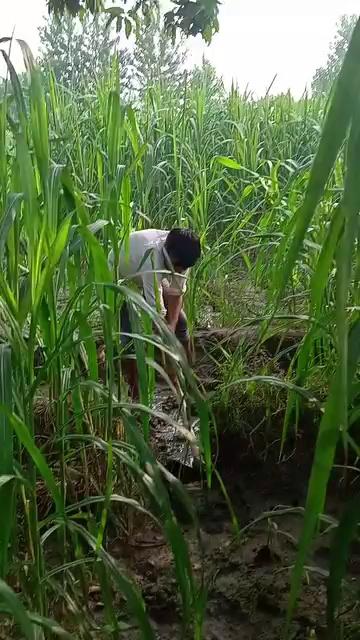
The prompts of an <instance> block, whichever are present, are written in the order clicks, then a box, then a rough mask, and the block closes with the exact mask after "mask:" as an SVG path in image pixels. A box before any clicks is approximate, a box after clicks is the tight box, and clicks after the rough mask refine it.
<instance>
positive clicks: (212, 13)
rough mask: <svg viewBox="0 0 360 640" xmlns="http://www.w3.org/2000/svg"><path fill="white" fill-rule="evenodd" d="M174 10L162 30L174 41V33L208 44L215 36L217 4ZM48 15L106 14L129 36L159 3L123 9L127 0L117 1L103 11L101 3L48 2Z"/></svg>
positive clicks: (182, 0) (194, 2) (189, 1)
mask: <svg viewBox="0 0 360 640" xmlns="http://www.w3.org/2000/svg"><path fill="white" fill-rule="evenodd" d="M172 3H173V5H174V6H173V8H172V9H171V10H170V11H168V12H167V13H166V14H165V23H164V24H165V26H166V28H167V29H168V30H169V32H170V33H171V35H172V37H173V39H174V38H175V33H176V30H177V29H180V30H181V31H182V32H183V33H184V34H185V35H187V36H188V35H192V36H196V35H198V34H201V35H202V37H203V38H204V40H205V41H206V42H210V40H211V38H212V36H213V34H214V33H216V32H217V31H218V30H219V23H218V11H219V0H172ZM47 4H48V9H49V13H55V14H58V15H64V13H65V12H69V13H70V14H71V15H73V16H80V17H82V16H84V15H85V13H86V11H90V12H91V13H92V14H93V15H95V14H97V13H100V12H102V11H104V12H106V13H107V14H108V16H109V20H110V21H112V20H114V21H115V22H116V28H117V30H118V31H120V30H121V29H122V28H123V27H124V28H125V32H126V35H127V36H128V35H129V34H130V33H131V31H132V30H133V28H134V27H136V28H137V29H138V28H139V26H140V23H141V22H142V21H144V20H145V23H147V24H148V21H149V19H150V16H151V13H152V11H153V10H154V9H157V10H158V9H159V0H136V2H135V4H134V5H133V6H132V7H131V8H130V9H127V8H126V0H117V2H116V6H112V7H108V8H106V9H105V7H104V1H103V0H47Z"/></svg>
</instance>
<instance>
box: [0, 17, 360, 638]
mask: <svg viewBox="0 0 360 640" xmlns="http://www.w3.org/2000/svg"><path fill="white" fill-rule="evenodd" d="M20 45H21V49H22V54H23V56H24V60H25V64H26V70H27V74H26V78H25V77H23V76H19V75H18V74H17V72H16V71H15V68H14V67H13V65H12V62H11V59H12V58H11V53H10V55H9V42H8V41H7V39H4V40H2V41H1V47H2V55H3V57H4V60H5V63H6V68H7V76H6V82H5V83H4V84H3V85H1V87H2V88H1V94H0V259H1V270H0V370H1V376H0V437H1V440H0V443H1V444H0V506H1V509H0V521H1V523H0V612H1V613H0V620H1V623H0V637H1V638H28V639H31V640H35V639H40V638H52V637H60V638H82V639H90V638H120V637H124V638H128V639H129V640H130V639H131V638H135V637H136V638H142V639H146V640H151V639H155V638H157V637H164V638H165V637H166V638H167V637H168V636H161V635H157V633H158V632H157V630H156V625H154V620H153V617H152V613H151V606H149V603H148V598H147V596H146V594H145V595H143V594H142V583H141V580H139V579H138V576H137V575H136V569H135V570H133V567H131V563H130V565H128V564H127V563H126V562H124V561H123V558H122V557H120V556H119V554H118V553H117V552H116V550H114V548H115V547H114V540H122V539H124V540H127V541H129V540H131V539H132V537H133V536H134V535H135V533H136V532H137V531H139V530H141V527H142V526H143V525H142V523H147V525H146V526H150V527H151V529H152V530H156V531H157V532H158V535H159V536H161V539H162V540H163V544H164V545H165V546H166V547H167V549H168V550H169V554H170V557H171V560H170V563H171V571H172V572H173V573H172V575H173V578H174V580H173V584H174V585H175V586H173V590H174V591H175V594H176V595H175V596H174V597H175V600H176V605H174V607H175V608H176V611H177V617H178V620H179V621H180V622H179V625H178V634H179V635H178V637H182V638H187V637H191V638H194V639H195V640H200V639H201V638H207V637H209V638H210V637H215V636H207V635H205V626H204V625H205V621H206V616H207V613H206V611H207V599H208V596H209V593H211V588H212V587H211V584H212V581H213V580H215V577H214V575H212V576H210V575H209V573H208V572H207V571H206V566H205V565H206V562H207V561H206V560H205V559H204V554H203V544H204V543H203V539H202V525H201V517H200V516H199V514H198V510H197V508H196V507H195V505H194V502H193V499H192V497H191V495H190V493H191V492H189V491H188V490H187V488H186V484H185V483H182V481H181V477H180V476H179V477H178V475H177V474H176V473H174V474H172V473H170V471H169V470H168V469H166V465H165V466H163V463H162V462H160V461H159V459H158V456H157V452H156V448H154V446H153V439H152V436H151V434H152V432H153V431H154V429H155V427H154V423H155V424H156V420H160V421H162V422H165V423H166V422H168V423H169V425H170V427H171V429H172V431H171V433H173V434H175V433H176V430H177V431H178V432H179V433H180V436H181V437H182V438H185V440H187V441H188V442H189V446H191V447H192V449H193V450H195V449H196V450H197V449H198V450H199V452H200V453H199V461H198V466H199V471H198V473H199V479H200V480H199V482H201V487H202V491H204V492H205V493H207V494H209V495H210V492H211V491H213V490H215V489H214V487H216V489H217V490H218V491H220V493H221V495H222V496H223V501H224V504H225V505H226V512H227V513H228V519H229V522H230V525H231V533H230V534H229V536H230V538H231V540H232V543H231V544H236V545H239V547H240V548H241V545H242V544H243V542H244V541H246V537H247V535H248V531H249V529H248V523H247V522H246V521H244V518H243V517H242V516H241V514H239V513H238V511H237V506H236V500H233V493H232V492H231V491H229V492H228V485H227V480H226V473H223V471H224V469H223V468H222V467H221V465H220V466H219V467H218V465H217V460H218V459H219V460H221V457H222V451H223V449H222V446H223V442H224V443H225V441H227V439H229V438H230V441H231V442H241V443H242V444H239V445H238V446H239V447H242V446H244V445H243V443H244V439H245V440H247V441H250V440H253V446H254V447H258V448H261V446H262V444H261V443H263V446H264V447H265V448H266V446H267V445H266V442H267V443H269V441H270V440H271V441H272V445H271V446H272V448H273V449H274V452H275V458H276V460H275V462H274V465H275V466H276V465H278V464H279V465H281V461H282V460H283V459H284V457H286V456H287V455H288V454H289V450H290V449H291V450H292V449H294V452H295V453H293V455H294V456H295V457H296V455H297V453H296V451H297V443H298V442H300V441H301V439H302V438H305V439H308V440H306V441H309V442H311V445H309V449H308V451H307V461H308V463H309V473H308V475H307V476H306V478H305V480H304V481H301V482H303V483H304V486H303V490H304V496H303V498H304V499H303V500H302V503H301V504H300V506H298V507H296V508H297V509H298V510H300V511H301V527H300V529H299V531H298V536H297V540H296V545H295V546H296V553H295V554H294V559H293V561H292V562H290V565H291V566H288V567H287V568H286V572H287V573H286V575H287V577H288V580H289V583H288V587H287V594H286V596H287V598H286V602H287V605H286V610H285V612H283V614H282V615H281V626H282V628H283V629H284V630H286V627H287V629H288V632H289V633H291V629H292V624H293V620H294V619H295V620H296V607H297V604H298V601H299V598H301V590H302V587H303V576H304V574H305V575H306V576H307V578H308V580H311V579H312V578H309V575H308V572H309V563H310V564H311V562H312V561H309V555H310V553H311V550H312V548H313V543H314V540H316V539H317V538H318V536H320V535H322V533H323V531H324V529H325V528H326V531H327V533H329V532H330V534H331V536H330V537H331V541H330V543H329V545H330V547H329V549H330V550H329V554H330V556H329V563H328V566H327V569H326V571H325V570H324V571H325V574H326V575H325V578H326V586H325V587H324V589H325V588H326V589H327V592H326V603H325V605H324V607H323V611H322V614H321V616H322V617H321V620H320V619H319V620H315V621H314V622H313V623H311V624H309V625H307V631H304V634H308V635H298V636H296V637H299V638H300V637H301V638H305V637H307V638H310V637H311V638H315V637H319V638H320V637H327V638H330V637H333V638H344V637H354V638H355V637H357V636H356V631H355V632H354V633H355V635H349V636H347V635H346V633H347V630H348V627H347V626H346V624H345V626H344V624H343V619H342V617H341V615H339V612H341V611H343V610H346V609H347V607H346V597H347V596H346V593H345V592H346V589H345V587H344V588H343V581H344V579H345V578H346V575H347V559H348V555H349V554H350V549H351V542H352V540H353V539H356V537H357V535H358V523H359V519H360V504H359V498H358V494H357V493H356V491H357V489H356V484H355V485H354V484H353V481H352V480H351V481H349V482H348V480H349V474H350V476H351V479H352V478H353V477H354V478H356V474H357V473H358V471H359V468H358V459H359V456H360V452H359V438H358V436H357V428H358V425H359V412H360V404H359V399H360V395H359V394H360V388H359V377H358V374H359V367H358V360H359V355H360V316H359V309H360V307H359V304H360V298H359V296H360V291H359V275H360V260H359V255H360V254H359V238H360V235H359V233H360V230H359V210H360V186H359V161H360V109H359V100H360V62H359V61H360V24H359V23H357V25H356V27H355V30H354V33H353V36H352V39H351V42H350V45H349V49H348V52H347V54H346V57H345V60H344V63H343V66H342V69H341V71H340V75H339V77H338V80H337V81H336V82H335V83H334V85H333V88H332V91H331V93H330V95H329V96H328V97H324V96H320V97H317V96H314V97H309V96H306V95H304V97H303V98H302V99H299V100H295V99H294V98H292V97H291V95H290V94H286V95H281V96H275V97H274V96H271V95H266V96H265V97H263V98H261V99H258V100H255V99H254V98H253V97H252V96H251V95H250V94H241V93H240V92H239V91H238V90H237V89H236V88H235V87H233V88H232V89H231V90H230V91H226V90H225V89H224V88H223V86H222V85H221V83H220V84H219V83H216V82H215V83H214V79H213V78H212V76H211V73H207V72H206V68H205V71H204V72H203V73H199V74H197V75H196V74H194V75H191V74H184V76H183V77H182V80H181V83H180V84H179V85H178V86H176V87H174V86H168V85H166V84H162V83H159V84H154V85H153V86H151V87H149V88H148V89H147V90H146V91H145V92H144V94H143V95H142V96H141V97H136V98H135V97H133V98H131V97H130V98H129V97H127V98H126V99H125V98H124V97H123V93H122V80H121V67H120V69H119V65H118V62H117V60H116V58H115V57H114V58H113V60H112V63H111V65H110V66H109V68H108V69H107V72H106V73H105V74H103V75H102V76H101V77H99V78H97V79H96V81H95V82H93V83H92V85H91V87H86V86H85V85H81V84H79V86H64V84H63V83H61V82H59V81H58V80H57V79H56V76H55V74H54V73H53V71H52V70H51V68H50V69H48V70H46V71H44V70H40V68H39V67H38V66H37V64H36V62H35V61H34V59H33V56H32V53H31V51H30V50H29V48H28V46H27V45H26V43H24V42H21V43H20ZM172 226H186V227H191V228H192V229H194V230H195V231H196V232H197V233H198V234H199V236H200V238H201V244H202V249H203V253H202V259H201V261H200V263H199V264H198V265H197V266H196V267H195V268H194V269H193V272H192V274H191V277H190V282H189V286H188V292H187V296H186V310H187V314H188V318H189V323H190V327H191V331H192V334H193V335H194V339H195V346H196V341H197V339H198V338H197V336H198V334H199V333H201V334H202V337H203V338H204V339H205V342H206V340H208V339H209V338H210V337H211V333H212V332H213V340H216V339H217V338H216V336H217V335H220V336H222V339H220V338H219V341H218V342H217V343H216V344H214V342H212V346H211V347H210V346H209V345H208V343H207V342H206V345H207V346H205V352H206V353H205V356H206V367H207V373H206V375H205V376H204V375H203V373H202V371H201V368H199V369H198V368H197V366H195V367H194V370H192V369H191V368H190V367H189V365H188V363H187V360H186V358H185V355H184V353H183V350H182V349H181V347H180V345H179V344H178V342H177V340H176V338H175V337H174V335H173V334H172V332H171V331H170V330H169V328H168V327H167V326H166V323H165V322H164V321H163V320H161V318H160V317H159V316H158V315H157V313H156V312H155V311H154V310H153V309H151V308H150V307H149V306H148V305H147V303H146V302H145V301H144V300H143V298H142V297H141V296H139V295H138V293H136V292H135V291H134V290H133V289H132V288H131V286H129V283H128V282H126V281H118V278H117V276H116V273H117V270H116V265H117V260H118V243H119V242H120V241H121V242H123V243H124V244H125V246H126V243H127V241H128V238H129V234H130V232H131V231H133V230H139V229H145V228H148V227H158V228H171V227H172ZM111 249H114V250H115V267H114V271H113V272H112V271H111V270H110V268H109V266H108V253H109V251H110V250H111ZM124 300H127V301H128V303H129V304H130V306H131V307H132V308H133V309H134V310H135V314H134V318H135V319H136V322H135V326H134V332H135V334H136V335H137V338H136V340H135V351H136V360H137V367H138V373H139V381H140V399H139V402H138V403H135V404H134V403H132V402H131V400H130V399H129V397H128V393H127V388H126V385H125V383H124V380H123V376H122V375H121V357H119V354H120V356H121V348H120V337H119V324H118V317H119V309H120V307H121V305H122V304H123V302H124ZM154 326H155V327H156V332H155V331H154ZM236 332H238V334H239V335H240V338H239V340H238V341H237V342H236V344H235V346H233V347H231V346H229V340H228V338H226V339H225V338H224V336H225V337H226V336H229V334H231V335H235V336H236V335H237V333H236ZM247 332H248V333H247ZM247 335H249V336H251V339H250V338H249V341H248V342H247V340H246V336H247ZM289 335H290V336H291V340H289ZM204 336H205V337H204ZM214 336H215V338H214ZM241 336H242V337H241ZM244 336H245V337H244ZM294 336H295V338H294ZM274 340H275V342H276V347H275V348H274V349H270V348H269V347H268V346H267V345H269V344H273V342H274ZM99 345H101V353H102V356H103V359H102V361H101V362H100V359H99V350H100V349H99ZM269 349H270V351H271V353H270V352H269ZM155 352H160V356H161V357H160V358H159V357H158V358H155V355H156V354H155ZM203 357H204V354H203V355H202V358H203ZM165 358H170V359H171V361H172V365H173V367H174V369H175V371H176V373H177V377H178V382H179V386H178V389H177V402H178V404H179V405H180V410H179V412H178V414H177V415H176V416H175V417H174V416H173V415H172V414H171V415H170V414H169V413H167V411H166V409H159V408H158V406H157V405H156V402H155V400H156V397H157V396H156V394H157V387H158V382H159V379H161V378H162V385H161V388H162V389H163V388H164V386H165V385H167V383H168V382H169V379H168V378H167V375H166V373H165V370H164V360H165ZM284 362H285V365H284ZM210 379H211V380H210ZM169 393H171V392H170V391H169ZM175 401H176V400H175ZM309 413H311V420H310V419H308V420H307V419H306V418H305V419H304V416H305V417H306V416H308V414H309ZM249 416H251V417H249ZM194 420H196V421H197V425H198V426H197V428H196V429H195V430H193V429H192V428H191V425H192V423H193V421H194ZM246 422H248V423H251V424H248V425H247V426H244V424H245V423H246ZM304 432H305V433H304ZM260 433H261V434H262V435H261V438H262V439H259V434H260ZM174 437H175V435H174ZM237 437H238V438H239V441H237V440H236V438H237ZM240 438H241V440H240ZM273 441H274V442H273ZM264 442H265V444H264ZM274 443H275V444H274ZM224 446H225V445H224ZM258 453H259V455H261V454H262V451H260V450H259V451H258ZM227 455H229V454H227ZM232 455H233V456H235V455H236V454H235V451H233V453H232ZM294 459H295V458H294ZM219 464H220V463H219ZM310 467H311V470H310ZM339 467H341V469H342V471H341V474H340V475H341V479H340V480H339V481H340V482H341V483H342V484H343V486H345V485H346V484H349V485H350V486H351V487H352V488H351V490H349V491H348V493H347V494H346V496H345V498H344V499H343V505H342V508H341V509H340V510H338V511H337V512H336V514H335V515H334V514H332V515H331V516H328V517H327V516H326V496H327V492H328V485H329V482H330V480H331V479H332V478H333V474H334V469H335V471H336V469H338V468H339ZM290 468H291V467H290ZM293 468H294V469H295V462H294V467H293ZM351 474H354V475H351ZM340 475H338V476H337V478H339V477H340ZM283 504H284V503H283ZM302 507H303V509H302ZM179 510H180V511H181V512H182V513H183V514H184V513H185V514H186V517H185V520H186V523H187V524H186V526H184V524H183V521H182V518H181V517H180V515H179ZM264 511H266V509H264ZM256 515H260V514H256ZM274 517H275V516H274ZM266 518H267V520H268V521H270V520H271V521H272V516H270V515H269V514H268V515H267V516H266ZM327 518H328V519H327ZM324 521H325V522H326V527H325V525H324ZM149 523H150V524H149ZM276 526H277V525H276ZM189 532H190V533H189ZM244 543H245V542H244ZM194 546H196V547H197V549H198V551H197V552H196V554H195V555H196V559H194ZM155 553H156V548H155ZM120 555H121V554H120ZM315 564H316V563H315ZM310 573H311V572H310ZM94 585H96V588H97V589H98V591H97V593H99V599H100V600H101V607H99V611H100V613H99V612H98V611H97V610H94V608H93V607H92V606H90V600H91V598H90V595H89V594H90V593H91V590H92V588H93V586H94ZM356 588H357V589H358V588H359V583H357V587H356ZM343 591H344V594H343ZM343 595H344V601H343V600H342V597H343ZM356 606H357V605H356V604H354V605H351V607H353V608H354V611H356V610H357V609H356ZM357 616H358V611H357ZM355 619H356V615H355ZM353 622H354V619H352V621H351V632H353ZM318 625H319V628H320V627H321V629H323V630H324V629H325V628H327V631H323V632H324V633H325V634H327V635H316V634H317V633H318V631H317V626H318ZM355 627H356V624H355ZM356 628H358V627H356ZM239 629H240V627H239ZM349 633H350V632H349ZM131 634H138V635H131ZM312 634H313V635H312ZM169 637H171V636H169ZM173 637H175V636H173ZM216 637H218V636H216ZM219 637H220V636H219ZM224 637H225V636H224ZM232 637H233V636H231V638H232ZM234 637H240V635H239V636H235V635H234ZM245 637H250V636H245V635H244V638H245ZM251 637H253V636H251ZM264 637H265V636H264ZM266 637H267V636H266ZM268 637H269V638H270V637H271V638H272V637H275V636H270V635H269V636H268ZM276 637H278V636H276ZM289 637H295V635H292V636H291V635H289ZM229 638H230V636H229Z"/></svg>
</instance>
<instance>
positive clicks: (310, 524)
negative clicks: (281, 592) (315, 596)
mask: <svg viewBox="0 0 360 640" xmlns="http://www.w3.org/2000/svg"><path fill="white" fill-rule="evenodd" d="M359 357H360V321H357V323H356V324H355V326H354V327H353V328H352V330H351V332H350V335H349V364H348V372H347V375H348V379H349V380H352V378H353V376H354V374H355V371H356V367H357V363H358V360H359ZM340 378H341V369H340V368H339V369H338V370H337V371H336V374H335V377H334V380H333V383H332V385H331V387H330V391H329V396H328V400H327V403H326V407H325V413H324V416H323V418H322V420H321V423H320V428H319V435H318V438H317V442H316V448H315V455H314V462H313V465H312V469H311V476H310V481H309V487H308V494H307V499H306V506H305V515H304V526H303V530H302V533H301V538H300V543H299V550H298V554H297V557H296V563H295V567H294V570H293V575H292V580H291V591H290V599H289V608H288V624H289V623H290V620H291V618H292V615H293V613H294V610H295V606H296V601H297V598H298V595H299V592H300V590H301V580H302V575H303V569H304V564H305V561H306V556H307V554H308V553H309V550H310V546H311V542H312V538H313V535H314V532H315V529H316V527H317V524H318V521H319V516H320V515H321V513H322V511H323V509H324V504H325V497H326V489H327V484H328V480H329V476H330V472H331V469H332V466H333V462H334V456H335V449H336V445H337V442H338V439H339V425H340V420H341V417H342V412H341V405H340V403H339V399H338V393H339V388H340Z"/></svg>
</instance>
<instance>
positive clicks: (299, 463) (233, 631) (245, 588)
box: [127, 394, 360, 640]
mask: <svg viewBox="0 0 360 640" xmlns="http://www.w3.org/2000/svg"><path fill="white" fill-rule="evenodd" d="M170 405H171V402H170V401H169V399H168V397H167V396H166V394H164V395H163V396H162V395H161V394H160V396H158V402H157V408H158V409H160V410H163V411H166V412H170V413H171V411H173V412H176V407H173V408H171V406H170ZM173 417H177V416H176V415H175V413H173ZM153 440H154V446H155V448H157V449H158V451H159V453H160V457H162V458H163V461H164V460H165V459H166V457H167V455H168V463H169V468H171V469H172V470H173V471H174V460H175V461H179V459H181V456H182V454H183V453H184V452H186V451H187V450H186V448H184V446H183V445H182V444H181V443H180V444H179V441H178V440H177V439H176V438H174V433H173V432H172V433H171V434H170V435H169V430H168V431H167V430H166V427H164V425H162V426H161V424H160V423H159V422H158V423H156V424H155V425H154V428H153ZM169 443H170V444H169ZM174 443H175V444H174ZM223 444H224V447H223V454H222V457H221V460H220V463H219V470H220V472H221V475H222V478H223V480H224V482H225V485H226V488H227V491H228V492H229V495H230V499H231V501H232V504H233V507H234V510H235V512H236V516H237V519H238V522H239V525H240V527H241V529H242V535H241V537H240V538H239V537H236V535H234V529H233V525H232V522H231V518H230V515H229V511H228V507H227V504H226V501H225V499H224V496H223V495H222V492H221V490H220V488H219V486H214V488H213V489H212V490H211V491H208V490H205V488H204V487H203V486H202V485H201V481H200V480H199V478H198V477H197V472H196V470H195V469H192V468H191V460H190V461H189V459H188V458H187V459H186V460H185V462H186V464H185V466H184V467H183V468H182V477H183V481H184V482H185V483H186V485H187V489H188V491H189V493H190V495H191V496H192V498H193V501H194V503H195V505H196V508H197V512H198V516H199V521H200V527H201V538H202V544H203V554H204V555H203V558H204V565H205V577H206V583H207V585H208V605H207V612H206V619H205V624H204V631H203V638H204V640H255V639H256V640H275V639H276V640H278V639H279V638H280V637H281V635H282V632H283V630H284V621H285V617H286V608H287V603H288V595H289V586H290V571H291V567H292V565H293V563H294V559H295V554H296V545H297V539H298V535H299V533H300V530H301V523H302V509H301V507H302V505H303V504H304V498H305V490H306V485H307V479H308V474H309V469H310V465H311V453H310V454H309V449H308V446H307V444H306V443H304V446H302V445H301V442H300V443H299V446H298V447H297V452H296V453H295V454H294V455H293V456H292V457H290V459H288V460H287V462H284V463H281V464H279V463H278V461H277V452H274V453H273V454H271V453H270V454H269V455H267V457H266V459H264V458H261V457H259V458H257V457H256V456H255V454H254V452H253V450H251V451H250V450H249V448H248V444H247V443H246V442H244V441H240V440H238V441H237V442H235V441H232V442H230V443H228V446H226V443H223ZM175 466H176V465H175ZM180 467H181V465H180V466H179V465H178V468H179V469H180ZM339 486H340V485H339V483H338V480H337V479H335V480H334V482H333V486H332V490H331V496H330V499H329V503H328V505H327V511H328V513H330V514H332V515H336V514H337V513H338V512H339V505H340V504H341V502H342V501H343V499H344V496H343V494H342V493H341V489H339ZM325 528H326V526H325V525H324V527H323V529H325ZM184 530H185V532H186V535H187V539H188V542H189V545H190V548H191V555H192V562H193V567H194V569H195V573H196V574H197V575H198V577H200V572H201V566H202V564H201V556H200V552H199V549H198V546H197V543H196V542H195V539H194V538H195V537H194V534H193V532H192V531H190V530H188V529H187V528H186V526H184ZM329 546H330V537H329V535H328V534H326V533H324V534H323V535H321V536H320V537H319V538H318V540H317V542H316V544H314V548H313V553H312V557H311V558H309V560H308V568H307V572H306V575H305V578H304V585H303V592H302V594H301V597H300V600H299V605H298V608H297V611H296V614H295V617H294V620H293V623H292V628H291V635H290V637H291V638H292V639H297V640H302V639H303V640H305V639H309V638H324V639H325V638H327V637H328V636H327V632H326V629H325V610H326V576H327V571H328V564H329ZM127 562H128V565H129V569H130V570H131V572H133V574H134V575H135V577H136V580H137V582H138V584H139V586H140V587H141V589H142V591H143V595H144V598H145V601H146V604H147V607H148V610H149V613H150V616H151V619H152V621H153V625H154V628H155V629H156V632H157V637H158V638H159V640H174V639H175V638H180V637H182V635H181V621H180V606H179V600H178V595H177V590H176V583H175V579H174V573H173V565H172V558H171V554H170V552H169V550H168V548H167V547H166V545H165V544H164V541H163V540H162V539H161V537H160V536H159V532H158V531H154V530H153V529H152V528H151V527H146V528H142V530H141V531H139V532H138V534H137V535H136V536H135V537H134V540H133V547H132V552H131V553H130V554H129V556H128V558H127ZM358 574H360V555H359V553H357V552H356V550H355V552H354V554H353V556H352V560H351V563H350V566H349V575H348V584H349V587H350V589H349V591H348V592H347V596H346V599H345V602H344V606H343V610H342V622H343V624H344V629H345V635H344V637H349V638H350V637H353V638H355V637H358V636H356V635H352V633H353V632H352V629H353V627H354V625H356V623H357V622H358V620H359V619H360V616H359V610H358V605H357V601H356V598H355V594H354V592H353V588H354V585H355V584H356V582H357V577H358ZM131 633H132V632H129V635H128V638H129V640H133V639H135V638H136V637H137V635H136V632H133V635H131ZM355 633H356V632H355Z"/></svg>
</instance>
